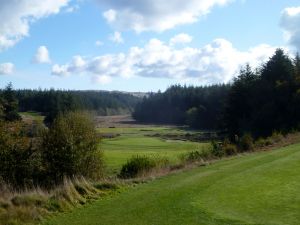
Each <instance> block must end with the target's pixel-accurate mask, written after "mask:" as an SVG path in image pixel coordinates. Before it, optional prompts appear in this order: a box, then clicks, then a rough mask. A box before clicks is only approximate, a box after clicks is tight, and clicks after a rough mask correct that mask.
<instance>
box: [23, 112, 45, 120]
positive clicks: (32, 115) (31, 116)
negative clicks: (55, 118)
mask: <svg viewBox="0 0 300 225" xmlns="http://www.w3.org/2000/svg"><path fill="white" fill-rule="evenodd" d="M20 114H21V116H24V117H25V118H26V119H30V120H33V121H37V122H43V121H44V118H45V116H42V115H41V113H39V112H33V111H28V112H21V113H20Z"/></svg>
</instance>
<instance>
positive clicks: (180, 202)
mask: <svg viewBox="0 0 300 225" xmlns="http://www.w3.org/2000/svg"><path fill="white" fill-rule="evenodd" d="M299 190H300V144H297V145H292V146H289V147H285V148H282V149H279V150H275V151H272V152H262V153H255V154H251V155H247V156H240V157H235V158H231V159H225V160H222V161H220V162H217V163H215V164H213V165H210V166H207V167H202V168H196V169H193V170H190V171H187V172H181V173H178V174H173V175H169V176H166V177H163V178H160V179H157V180H155V181H153V182H149V183H146V184H140V185H137V186H136V187H133V188H129V189H128V190H127V191H124V192H122V193H120V194H116V195H114V196H112V197H106V198H104V199H101V200H98V201H97V202H94V203H92V204H90V205H86V206H84V207H82V208H78V209H76V210H75V211H73V212H71V213H67V214H63V215H59V216H57V217H56V218H53V219H52V220H50V221H48V222H45V223H44V224H45V225H61V224H63V225H102V224H103V225H108V224H112V225H194V224H203V225H210V224H211V225H213V224H219V225H221V224H223V225H233V224H244V225H245V224H249V225H250V224H257V225H258V224H261V225H262V224H264V225H271V224H272V225H292V224H293V225H299V221H300V194H299Z"/></svg>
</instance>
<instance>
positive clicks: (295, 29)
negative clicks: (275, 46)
mask: <svg viewBox="0 0 300 225" xmlns="http://www.w3.org/2000/svg"><path fill="white" fill-rule="evenodd" d="M280 24H281V27H282V28H283V29H284V32H285V37H286V39H287V41H288V42H289V44H291V45H292V46H294V47H295V48H296V49H297V50H298V51H300V6H299V7H290V8H286V9H284V10H283V12H282V15H281V23H280Z"/></svg>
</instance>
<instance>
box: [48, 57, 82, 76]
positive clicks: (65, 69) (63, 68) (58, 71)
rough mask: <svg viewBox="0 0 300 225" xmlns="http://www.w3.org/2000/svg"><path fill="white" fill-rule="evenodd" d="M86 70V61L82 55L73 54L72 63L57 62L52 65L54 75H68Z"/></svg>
mask: <svg viewBox="0 0 300 225" xmlns="http://www.w3.org/2000/svg"><path fill="white" fill-rule="evenodd" d="M85 70H86V62H85V60H84V59H83V57H81V56H80V55H76V56H73V59H72V61H71V63H69V64H66V65H58V64H55V65H53V66H52V72H51V73H52V75H56V76H67V75H69V74H72V73H76V74H78V73H81V72H84V71H85Z"/></svg>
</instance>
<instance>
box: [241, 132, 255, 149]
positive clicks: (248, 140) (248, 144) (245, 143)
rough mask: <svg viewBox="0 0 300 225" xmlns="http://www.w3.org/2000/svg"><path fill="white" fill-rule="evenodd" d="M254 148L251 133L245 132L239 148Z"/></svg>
mask: <svg viewBox="0 0 300 225" xmlns="http://www.w3.org/2000/svg"><path fill="white" fill-rule="evenodd" d="M253 149H254V145H253V138H252V136H251V134H244V135H243V136H242V138H241V139H240V141H239V150H240V151H241V152H247V151H252V150H253Z"/></svg>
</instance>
